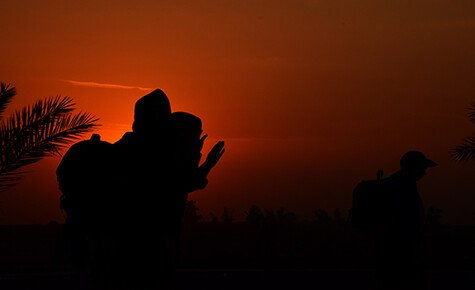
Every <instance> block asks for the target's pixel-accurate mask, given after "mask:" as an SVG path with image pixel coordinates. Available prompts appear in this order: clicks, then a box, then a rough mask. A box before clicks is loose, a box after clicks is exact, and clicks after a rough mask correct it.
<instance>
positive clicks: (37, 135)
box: [0, 96, 98, 188]
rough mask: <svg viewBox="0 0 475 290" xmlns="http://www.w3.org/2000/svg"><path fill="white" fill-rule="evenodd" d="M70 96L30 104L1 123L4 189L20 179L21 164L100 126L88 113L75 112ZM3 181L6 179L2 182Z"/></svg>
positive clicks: (56, 151)
mask: <svg viewBox="0 0 475 290" xmlns="http://www.w3.org/2000/svg"><path fill="white" fill-rule="evenodd" d="M73 106H74V103H73V102H72V99H71V98H69V97H59V96H57V97H50V98H47V99H44V100H39V101H37V102H36V103H34V104H33V105H32V106H27V107H25V108H23V109H22V110H20V111H17V112H15V114H14V115H13V116H12V117H10V118H9V119H7V120H5V121H4V122H3V123H2V124H1V125H0V176H1V177H2V178H3V179H0V188H2V187H5V186H8V185H11V183H12V182H14V181H16V180H18V175H20V174H22V173H23V172H17V170H18V169H19V168H21V167H24V166H27V165H30V164H32V163H35V162H37V161H39V160H40V159H41V158H43V157H47V156H54V155H60V151H61V149H63V148H65V147H66V146H67V145H68V144H70V143H72V142H73V141H75V140H77V139H78V138H80V137H81V136H83V134H84V133H86V132H89V131H91V130H92V129H93V128H95V127H97V126H98V125H97V124H96V122H97V121H98V119H97V118H96V117H94V116H93V115H91V114H88V113H81V112H80V113H77V114H72V110H73ZM2 181H3V182H2Z"/></svg>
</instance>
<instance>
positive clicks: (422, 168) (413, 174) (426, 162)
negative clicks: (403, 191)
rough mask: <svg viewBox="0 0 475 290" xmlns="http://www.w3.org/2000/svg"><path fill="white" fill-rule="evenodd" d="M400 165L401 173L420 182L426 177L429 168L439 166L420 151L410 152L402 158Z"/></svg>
mask: <svg viewBox="0 0 475 290" xmlns="http://www.w3.org/2000/svg"><path fill="white" fill-rule="evenodd" d="M400 165H401V172H402V173H403V174H404V175H406V176H407V177H409V178H410V179H413V180H415V181H418V180H420V179H421V178H422V177H424V175H426V169H427V168H429V167H434V166H437V165H438V164H437V163H435V162H434V161H432V160H430V159H427V157H425V156H424V154H422V153H421V152H419V151H408V152H406V153H405V154H404V155H403V156H402V158H401V161H400Z"/></svg>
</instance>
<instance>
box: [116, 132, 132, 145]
mask: <svg viewBox="0 0 475 290" xmlns="http://www.w3.org/2000/svg"><path fill="white" fill-rule="evenodd" d="M134 140H135V135H134V133H133V132H126V133H125V134H124V135H123V136H122V138H120V139H119V140H118V141H117V142H115V143H114V144H113V145H114V146H115V147H120V146H126V145H129V144H132V143H134Z"/></svg>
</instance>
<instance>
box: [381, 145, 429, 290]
mask: <svg viewBox="0 0 475 290" xmlns="http://www.w3.org/2000/svg"><path fill="white" fill-rule="evenodd" d="M436 165H437V163H435V162H434V161H431V160H429V159H427V158H426V157H425V156H424V155H423V154H422V153H421V152H418V151H409V152H407V153H406V154H404V156H403V157H402V158H401V161H400V170H399V171H398V172H396V173H395V174H393V175H392V176H390V177H389V178H387V179H385V180H384V183H385V187H386V194H387V205H385V206H387V209H386V212H387V218H388V221H387V225H386V226H385V228H384V229H383V230H382V231H381V232H380V233H379V234H378V235H377V236H376V251H377V258H378V277H379V282H380V283H381V284H380V288H381V289H424V288H425V277H424V271H423V265H422V259H421V232H422V227H423V222H424V206H423V203H422V199H421V197H420V196H419V193H418V191H417V185H416V182H417V181H419V180H420V179H421V178H422V177H423V176H424V175H425V174H426V169H427V168H429V167H433V166H436Z"/></svg>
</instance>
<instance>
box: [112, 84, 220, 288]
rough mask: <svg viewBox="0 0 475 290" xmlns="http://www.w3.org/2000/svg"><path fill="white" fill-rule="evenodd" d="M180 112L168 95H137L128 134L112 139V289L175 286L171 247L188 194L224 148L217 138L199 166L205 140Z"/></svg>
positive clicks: (198, 186) (190, 119)
mask: <svg viewBox="0 0 475 290" xmlns="http://www.w3.org/2000/svg"><path fill="white" fill-rule="evenodd" d="M175 114H177V113H175ZM177 115H178V116H185V117H184V118H180V117H179V118H176V117H174V116H175V115H174V114H171V109H170V103H169V101H168V98H167V96H166V95H165V94H164V93H163V92H162V91H161V90H155V91H153V92H152V93H150V94H148V95H146V96H144V97H143V98H141V99H140V100H138V101H137V103H136V105H135V114H134V124H133V132H127V133H126V134H125V135H124V136H123V137H122V139H120V140H119V141H118V142H116V143H115V144H114V156H115V163H114V169H113V170H114V172H115V174H114V176H115V177H114V181H113V184H114V186H113V187H112V190H111V191H112V192H113V193H114V196H115V198H114V202H111V203H110V206H111V208H110V210H109V212H110V213H111V219H110V224H111V233H112V234H111V241H110V242H111V243H112V244H114V245H115V246H108V245H105V247H109V250H110V251H108V255H106V256H107V257H106V258H105V263H104V264H106V266H105V268H108V270H106V272H107V273H109V277H106V280H108V283H111V288H114V289H115V288H119V287H120V288H124V289H157V288H158V289H172V288H173V287H174V286H173V284H174V281H173V276H174V257H173V256H174V254H175V253H174V248H175V245H176V244H177V242H178V234H179V229H180V225H181V219H182V217H183V208H184V203H185V202H186V197H187V195H188V193H190V192H192V191H194V190H197V189H202V188H204V187H205V186H206V184H207V179H206V176H207V174H208V173H209V171H210V170H211V168H212V167H213V166H214V165H216V163H217V162H218V160H219V158H220V157H221V154H222V153H223V151H224V150H223V146H224V143H223V142H218V143H217V144H216V145H215V146H214V148H213V149H212V150H211V152H210V153H209V155H208V157H207V160H206V161H205V162H204V164H203V165H202V166H198V165H199V162H200V157H201V152H200V151H201V148H202V146H203V142H204V139H205V138H206V137H203V138H200V136H201V132H202V131H201V121H200V120H199V118H197V117H195V116H193V115H191V114H187V113H179V114H177ZM190 116H192V117H190ZM171 242H172V244H173V245H171ZM106 252H107V250H106Z"/></svg>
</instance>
